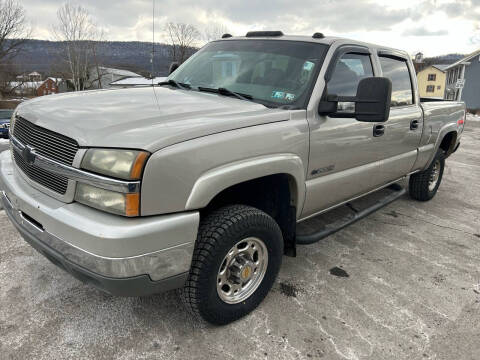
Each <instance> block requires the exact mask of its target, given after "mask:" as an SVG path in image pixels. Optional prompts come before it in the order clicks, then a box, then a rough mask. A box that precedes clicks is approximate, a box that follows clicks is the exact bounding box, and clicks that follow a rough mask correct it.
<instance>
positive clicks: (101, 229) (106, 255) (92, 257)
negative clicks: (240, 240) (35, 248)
mask: <svg viewBox="0 0 480 360" xmlns="http://www.w3.org/2000/svg"><path fill="white" fill-rule="evenodd" d="M0 188H1V189H3V191H1V193H0V197H1V201H2V203H3V206H4V208H5V211H6V213H7V215H8V217H9V218H10V220H11V221H12V223H13V224H14V225H15V226H16V227H17V229H18V230H19V231H20V233H21V234H22V235H23V236H24V237H25V238H26V237H28V238H33V239H34V240H36V241H38V242H40V243H41V244H42V245H45V246H46V247H48V248H49V249H52V250H53V251H54V252H55V253H58V254H61V255H62V256H63V257H64V258H65V259H66V260H68V261H69V262H71V263H73V264H76V265H78V266H80V267H82V268H84V269H86V270H88V271H90V272H93V273H95V274H98V275H100V276H105V277H109V278H117V279H122V278H129V277H135V276H139V275H148V276H149V278H150V279H151V280H153V281H157V280H162V279H167V278H170V277H173V276H176V275H179V274H184V273H186V272H188V271H189V269H190V264H191V259H192V254H193V248H194V243H195V239H196V233H197V230H198V223H199V214H198V212H189V213H181V214H177V215H165V216H155V217H148V218H137V219H127V218H122V217H119V216H115V215H110V214H105V213H103V212H100V211H98V210H95V209H90V208H88V207H85V206H83V205H81V204H77V203H72V204H63V203H61V202H59V201H57V200H55V199H52V198H50V197H48V196H47V195H45V194H43V193H41V192H39V191H38V190H35V189H33V188H32V187H31V186H30V185H28V184H27V183H26V182H25V181H24V180H23V178H22V177H21V176H19V174H18V173H17V171H16V169H15V168H14V167H13V164H12V161H11V158H10V156H9V154H6V152H5V153H2V154H0ZM26 240H27V239H26ZM27 241H28V240H27ZM29 242H30V241H29Z"/></svg>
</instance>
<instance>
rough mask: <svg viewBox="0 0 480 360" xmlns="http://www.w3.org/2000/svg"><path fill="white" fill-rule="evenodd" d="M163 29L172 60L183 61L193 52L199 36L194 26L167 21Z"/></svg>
mask: <svg viewBox="0 0 480 360" xmlns="http://www.w3.org/2000/svg"><path fill="white" fill-rule="evenodd" d="M165 31H166V33H167V37H168V41H169V45H170V48H171V54H170V55H171V58H172V61H178V62H179V63H183V62H184V61H185V60H187V59H188V57H189V56H190V55H191V54H192V53H193V52H194V47H195V46H196V44H197V42H198V40H199V39H200V37H201V36H200V32H199V31H198V30H197V28H196V27H195V26H193V25H190V24H184V23H168V24H167V25H166V27H165Z"/></svg>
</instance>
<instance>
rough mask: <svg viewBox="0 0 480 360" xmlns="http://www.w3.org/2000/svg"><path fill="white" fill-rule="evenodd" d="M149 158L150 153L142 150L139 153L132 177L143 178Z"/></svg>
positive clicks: (133, 178)
mask: <svg viewBox="0 0 480 360" xmlns="http://www.w3.org/2000/svg"><path fill="white" fill-rule="evenodd" d="M147 159H148V153H146V152H144V151H141V152H139V153H138V155H137V158H136V159H135V162H134V163H133V166H132V170H131V171H130V179H132V180H140V179H141V178H142V172H143V168H144V166H145V163H146V161H147Z"/></svg>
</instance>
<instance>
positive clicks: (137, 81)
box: [110, 77, 166, 86]
mask: <svg viewBox="0 0 480 360" xmlns="http://www.w3.org/2000/svg"><path fill="white" fill-rule="evenodd" d="M165 79H166V77H156V78H154V79H153V80H152V79H147V78H144V77H128V78H125V79H121V80H117V81H114V82H112V83H110V85H111V86H151V85H152V84H158V83H159V82H162V81H164V80H165Z"/></svg>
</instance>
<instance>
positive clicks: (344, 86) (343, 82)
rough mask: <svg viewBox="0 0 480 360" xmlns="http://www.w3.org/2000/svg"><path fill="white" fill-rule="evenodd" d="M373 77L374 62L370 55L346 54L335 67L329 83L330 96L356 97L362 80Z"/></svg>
mask: <svg viewBox="0 0 480 360" xmlns="http://www.w3.org/2000/svg"><path fill="white" fill-rule="evenodd" d="M371 76H373V67H372V62H371V61H370V55H368V54H353V53H352V54H344V55H343V56H342V57H341V58H340V60H339V61H338V62H337V64H336V66H335V71H334V72H333V75H332V78H331V79H330V81H329V82H328V85H327V89H328V93H329V94H335V95H338V96H355V95H356V94H357V87H358V83H359V82H360V80H362V79H363V78H366V77H371Z"/></svg>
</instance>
